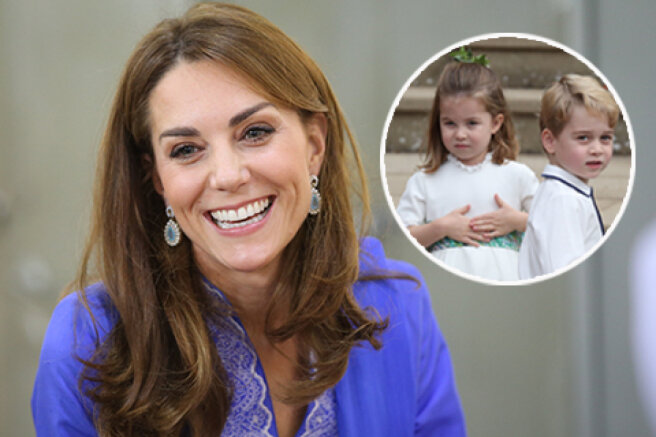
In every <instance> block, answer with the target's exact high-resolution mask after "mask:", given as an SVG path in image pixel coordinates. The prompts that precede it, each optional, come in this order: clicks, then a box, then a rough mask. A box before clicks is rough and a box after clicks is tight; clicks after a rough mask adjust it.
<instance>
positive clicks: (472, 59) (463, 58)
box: [450, 46, 490, 68]
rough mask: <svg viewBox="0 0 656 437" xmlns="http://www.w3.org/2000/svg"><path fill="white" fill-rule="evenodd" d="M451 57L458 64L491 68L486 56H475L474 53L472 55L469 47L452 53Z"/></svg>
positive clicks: (463, 47)
mask: <svg viewBox="0 0 656 437" xmlns="http://www.w3.org/2000/svg"><path fill="white" fill-rule="evenodd" d="M450 56H451V57H452V58H453V59H454V60H455V61H457V62H464V63H467V64H480V65H482V66H483V67H487V68H489V67H490V61H488V59H487V57H486V56H485V55H478V56H474V53H472V50H471V49H470V48H469V47H465V46H462V47H460V48H459V49H458V50H454V51H453V52H451V53H450Z"/></svg>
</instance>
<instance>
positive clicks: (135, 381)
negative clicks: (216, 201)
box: [74, 3, 386, 436]
mask: <svg viewBox="0 0 656 437" xmlns="http://www.w3.org/2000/svg"><path fill="white" fill-rule="evenodd" d="M206 60H210V61H213V62H218V63H221V64H223V65H225V66H227V67H229V68H232V69H234V71H236V72H238V73H239V74H241V75H243V77H245V78H246V79H247V80H248V81H249V83H250V84H251V85H252V86H253V87H254V88H255V90H256V91H257V92H259V93H261V94H262V95H263V96H265V97H266V98H269V99H271V101H272V102H274V103H276V104H279V105H281V106H284V107H287V108H292V109H294V110H296V111H297V112H298V113H299V115H300V116H301V118H302V119H304V120H307V118H308V117H310V116H311V114H315V113H322V114H324V115H325V117H326V119H327V122H328V129H327V138H326V150H325V157H324V161H323V165H322V168H321V172H320V175H319V176H320V181H321V187H320V188H321V195H322V208H321V212H320V213H319V214H318V215H316V216H314V217H312V218H310V219H308V220H305V222H304V223H303V225H302V226H301V228H300V229H299V230H298V233H297V234H296V236H295V237H294V238H293V240H292V241H291V242H290V244H289V245H288V246H287V247H286V248H285V250H284V254H283V259H284V260H285V262H284V263H283V265H284V267H283V271H282V272H280V278H279V282H278V284H277V287H276V289H275V290H274V293H273V296H272V298H271V304H270V307H269V309H268V312H267V314H266V321H265V322H266V326H265V330H266V331H265V332H266V335H267V337H268V338H269V339H270V341H271V342H272V343H274V344H275V343H277V342H280V341H284V340H286V339H289V338H292V337H294V338H295V339H296V340H297V341H298V344H299V348H300V354H299V355H300V358H299V359H298V362H296V360H294V364H296V365H297V370H298V372H297V374H298V375H299V377H298V379H297V380H296V381H295V382H294V383H293V384H292V385H291V386H290V387H287V389H288V392H287V394H288V397H287V399H286V400H287V401H288V402H290V403H301V404H304V403H307V402H308V401H309V400H310V399H313V398H315V397H316V396H318V395H319V394H321V393H322V392H323V391H324V390H325V389H326V388H327V387H331V386H333V385H335V384H336V383H337V381H339V380H340V378H341V377H342V375H343V374H344V372H345V370H346V366H347V364H348V357H349V354H350V351H351V348H352V347H354V346H355V345H356V344H358V343H360V342H363V341H364V342H369V343H370V344H371V345H372V346H373V347H375V348H379V347H380V346H381V344H380V342H379V340H378V339H377V335H378V334H379V333H380V332H381V331H382V330H383V329H385V327H386V321H380V320H379V319H378V318H375V317H373V316H372V315H369V314H368V312H367V311H365V310H363V309H361V308H360V306H359V305H358V303H357V301H356V300H355V297H354V296H353V293H352V288H353V284H354V283H355V282H356V281H357V280H358V279H359V275H360V272H359V253H360V249H359V242H358V235H357V232H356V223H355V220H354V217H353V209H352V206H351V198H350V196H351V194H352V192H353V190H354V187H359V190H357V189H356V190H355V191H356V194H359V195H360V197H361V199H362V210H363V219H362V220H363V221H366V217H367V216H368V212H369V209H368V208H369V205H368V197H367V190H366V185H365V181H364V174H363V170H362V164H361V162H360V157H359V154H358V151H357V148H356V145H355V142H354V140H353V137H352V135H351V132H350V130H349V128H348V126H347V124H346V121H345V119H344V116H343V114H342V111H341V109H340V107H339V105H338V103H337V100H336V98H335V96H334V95H333V92H332V90H331V87H330V85H329V84H328V81H327V80H326V78H325V76H324V75H323V73H322V72H321V70H320V69H319V67H318V66H317V65H316V64H315V63H314V62H313V61H312V60H311V59H310V58H309V56H308V55H307V54H306V53H305V52H304V51H303V50H302V49H300V48H299V47H298V46H297V45H296V44H295V43H294V42H293V41H292V40H290V39H289V38H288V37H287V36H286V35H285V34H284V33H283V32H282V31H280V30H279V29H278V28H277V27H275V26H274V25H273V24H271V23H270V22H269V21H267V20H265V19H264V18H262V17H261V16H259V15H257V14H255V13H253V12H251V11H249V10H247V9H244V8H242V7H238V6H234V5H223V4H217V3H201V4H197V5H195V6H193V7H192V8H191V9H190V10H189V11H188V12H187V13H186V14H185V15H184V16H182V17H181V18H179V19H170V20H165V21H163V22H161V23H160V24H159V25H157V26H156V27H155V29H153V30H152V31H151V32H150V33H149V34H148V35H146V36H145V37H144V38H143V39H142V41H141V42H140V43H139V44H138V45H137V47H136V49H135V51H134V52H133V54H132V56H131V57H130V59H129V60H128V63H127V66H126V68H125V70H124V72H123V75H122V78H121V81H120V84H119V87H118V91H117V93H116V97H115V99H114V103H113V107H112V109H111V112H110V117H109V122H108V126H107V129H106V131H105V136H104V138H103V141H102V145H101V149H100V156H99V164H98V173H97V179H96V186H95V193H94V215H93V216H92V227H91V232H90V237H89V240H88V243H87V245H86V247H85V251H84V255H83V259H82V262H81V266H80V271H79V274H78V277H77V279H76V281H75V282H74V287H75V288H76V289H82V288H83V287H85V286H86V285H88V283H89V282H90V276H91V275H92V274H93V273H97V275H98V276H99V277H100V279H101V280H102V281H103V284H104V287H105V289H106V291H107V293H108V295H109V297H110V298H111V301H112V304H113V306H114V308H115V311H116V314H117V315H118V318H117V322H116V324H115V325H114V326H113V328H112V330H111V332H110V333H109V334H108V336H107V337H106V339H105V341H104V342H103V343H102V344H99V345H98V348H97V350H96V352H95V354H94V355H93V356H92V357H91V358H89V359H88V360H83V362H84V363H85V371H84V373H83V375H82V379H81V382H80V387H86V388H88V390H86V394H87V395H88V396H89V397H90V398H91V400H92V401H93V402H94V411H93V415H94V420H95V423H96V427H97V429H98V432H99V435H100V436H119V435H120V436H155V435H180V434H181V432H182V431H185V433H186V434H185V435H190V436H206V435H216V434H217V433H220V432H221V429H222V428H223V426H224V424H225V421H226V418H227V416H228V412H229V409H230V399H231V396H232V388H231V386H230V381H229V380H228V378H227V375H226V372H225V370H224V368H223V365H222V363H221V360H220V358H219V356H218V353H217V350H216V346H215V344H214V342H213V339H212V337H211V335H210V333H209V330H208V326H207V324H208V322H209V323H212V320H213V319H216V318H217V317H225V316H226V314H227V310H228V309H226V308H225V307H221V306H220V305H219V304H217V302H216V299H215V298H212V297H211V296H210V294H209V293H208V292H207V290H206V289H205V288H204V286H203V284H202V280H201V276H200V273H199V272H198V270H197V268H196V264H195V261H194V258H193V252H192V243H191V242H190V241H189V240H188V239H187V238H183V239H182V242H181V243H180V245H179V246H177V247H175V248H173V249H172V248H169V247H168V246H167V245H166V243H165V242H164V239H163V236H162V229H163V226H164V224H165V223H166V220H167V217H166V214H165V205H164V202H163V200H162V198H161V196H160V195H159V194H158V193H157V192H156V191H155V190H154V187H153V182H152V168H149V165H148V163H152V162H154V159H153V151H152V145H151V142H150V126H149V114H148V112H149V111H148V109H149V99H150V95H151V92H152V90H153V89H154V87H155V86H156V85H157V83H158V82H159V81H160V80H161V79H162V77H163V76H164V75H165V74H166V73H167V72H168V71H170V70H171V69H172V68H174V67H175V66H176V65H177V64H178V63H179V62H196V61H206ZM351 166H352V167H351ZM352 174H353V175H355V178H354V179H355V180H351V175H352ZM362 226H363V228H364V227H366V226H365V225H364V224H363V225H362ZM92 268H93V270H94V271H93V272H92V271H91V270H92ZM360 279H362V278H360ZM80 295H81V299H82V301H83V302H84V303H85V305H86V307H87V309H89V303H88V302H87V300H86V297H85V295H84V293H83V292H81V293H80ZM283 303H287V304H286V305H285V307H284V308H280V307H281V306H282V305H283ZM272 314H284V316H285V318H284V320H276V324H275V325H274V323H273V321H272ZM310 356H312V357H313V362H312V363H310ZM291 358H292V359H294V358H295V357H291ZM310 364H312V365H311V366H310Z"/></svg>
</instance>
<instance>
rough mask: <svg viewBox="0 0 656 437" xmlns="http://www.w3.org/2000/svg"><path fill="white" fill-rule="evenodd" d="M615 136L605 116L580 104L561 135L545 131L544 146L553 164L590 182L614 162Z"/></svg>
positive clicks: (575, 108)
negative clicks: (611, 161)
mask: <svg viewBox="0 0 656 437" xmlns="http://www.w3.org/2000/svg"><path fill="white" fill-rule="evenodd" d="M614 133H615V131H614V129H613V128H612V127H610V126H609V125H608V120H606V118H605V117H603V116H601V115H597V114H595V113H592V112H589V111H588V110H587V109H586V108H585V107H584V106H581V105H576V106H575V107H574V109H573V111H572V114H571V118H570V120H569V122H567V124H566V125H565V127H564V128H563V130H562V131H561V132H560V134H559V135H558V136H555V135H553V134H552V133H551V131H550V130H549V129H545V130H544V131H542V145H543V146H544V148H545V150H546V151H547V153H549V155H550V160H551V162H552V163H553V164H555V165H558V166H559V167H562V168H564V169H565V170H567V171H568V172H570V173H572V174H573V175H575V176H577V177H578V178H579V179H581V180H582V181H583V182H586V183H587V182H588V180H589V179H593V178H596V177H597V176H599V174H600V173H601V172H602V171H603V169H605V168H606V166H607V165H608V163H609V162H610V158H611V157H612V156H613V138H614Z"/></svg>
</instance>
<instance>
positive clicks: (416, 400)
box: [32, 238, 466, 437]
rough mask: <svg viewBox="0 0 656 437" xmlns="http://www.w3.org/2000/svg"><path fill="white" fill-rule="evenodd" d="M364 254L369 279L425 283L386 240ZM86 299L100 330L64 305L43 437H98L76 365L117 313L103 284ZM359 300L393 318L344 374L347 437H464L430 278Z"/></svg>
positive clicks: (35, 404) (46, 392) (392, 284)
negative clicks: (393, 256) (377, 344)
mask: <svg viewBox="0 0 656 437" xmlns="http://www.w3.org/2000/svg"><path fill="white" fill-rule="evenodd" d="M362 249H363V250H362V256H361V271H362V272H363V274H366V273H372V274H375V273H377V272H386V271H388V270H391V271H395V272H399V273H403V274H409V275H412V276H414V277H416V278H419V279H420V280H421V276H420V274H419V272H418V271H417V270H416V269H415V268H414V267H412V266H410V265H409V264H406V263H403V262H399V261H393V260H388V259H386V258H385V256H384V253H383V249H382V246H381V245H380V243H379V242H378V241H376V240H374V239H372V238H366V239H364V240H363V243H362ZM85 292H86V294H87V297H88V300H89V302H90V307H91V311H92V312H93V314H94V316H95V318H96V322H97V323H98V325H97V326H98V330H97V331H95V330H94V329H93V325H92V323H91V318H90V316H89V313H88V312H87V310H86V309H85V308H83V307H82V306H81V305H80V303H79V301H78V297H77V295H76V294H72V295H69V296H67V297H66V298H64V299H63V300H62V301H61V302H60V303H59V304H58V305H57V307H56V309H55V311H54V313H53V315H52V319H51V321H50V324H49V326H48V330H47V332H46V336H45V338H44V342H43V348H42V351H41V359H40V362H39V368H38V371H37V375H36V381H35V384H34V392H33V396H32V414H33V418H34V424H35V428H36V432H37V436H71V437H73V436H95V435H97V434H96V431H95V429H94V427H93V423H92V409H93V405H92V404H91V402H90V401H89V400H88V399H87V398H86V397H85V396H83V395H81V394H80V391H79V389H78V378H79V375H80V372H81V370H82V364H81V363H80V362H79V361H78V360H77V359H76V358H75V357H76V356H81V357H85V358H87V357H89V356H90V355H91V353H92V352H93V350H94V349H95V347H96V345H97V344H98V342H99V341H102V339H103V338H104V337H105V336H106V335H107V333H108V332H109V330H110V329H111V327H112V326H113V324H114V322H115V320H116V314H115V312H114V309H113V306H112V305H111V302H109V298H108V297H107V294H106V293H105V291H104V287H103V285H102V284H94V285H92V286H90V287H88V288H87V289H86V290H85ZM353 292H354V295H355V297H356V298H357V300H358V301H359V302H360V304H361V305H362V306H363V307H369V308H370V309H371V310H372V311H375V312H377V313H378V314H380V315H381V316H382V317H389V321H390V326H389V328H388V329H387V330H386V331H385V332H384V333H383V335H382V338H381V339H382V342H383V348H382V349H381V350H379V351H375V350H374V349H373V348H372V347H371V346H370V345H369V344H365V345H362V346H359V347H356V348H354V349H353V350H352V352H351V356H350V359H349V364H348V368H347V370H346V374H345V375H344V377H343V378H342V379H341V380H340V381H339V383H338V384H337V385H336V386H335V390H334V396H335V398H336V403H337V425H338V429H339V435H341V436H372V437H373V436H394V437H403V436H448V437H451V436H453V437H459V436H464V435H465V434H466V433H465V423H464V417H463V413H462V408H461V405H460V400H459V398H458V394H457V392H456V387H455V381H454V376H453V370H452V367H451V359H450V357H449V352H448V349H447V346H446V343H445V341H444V338H443V337H442V334H441V332H440V330H439V327H438V325H437V322H436V320H435V317H434V315H433V312H432V309H431V305H430V299H429V296H428V292H427V290H426V287H425V284H424V283H423V280H421V284H420V286H417V285H416V284H415V283H414V282H413V281H410V280H407V279H386V280H377V281H359V282H358V283H356V284H355V286H354V290H353ZM76 340H77V341H76ZM308 410H309V409H308ZM299 431H303V429H301V430H299Z"/></svg>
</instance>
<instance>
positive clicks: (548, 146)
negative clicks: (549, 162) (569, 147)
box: [540, 129, 556, 155]
mask: <svg viewBox="0 0 656 437" xmlns="http://www.w3.org/2000/svg"><path fill="white" fill-rule="evenodd" d="M540 139H541V140H542V148H543V149H544V151H545V152H547V153H548V154H549V155H553V154H554V152H555V150H556V148H555V143H556V137H555V136H554V134H553V132H551V131H550V130H549V129H544V130H543V131H542V133H541V134H540Z"/></svg>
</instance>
